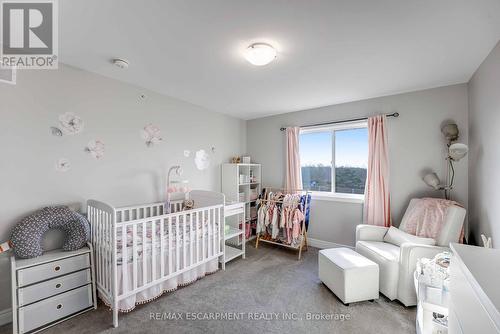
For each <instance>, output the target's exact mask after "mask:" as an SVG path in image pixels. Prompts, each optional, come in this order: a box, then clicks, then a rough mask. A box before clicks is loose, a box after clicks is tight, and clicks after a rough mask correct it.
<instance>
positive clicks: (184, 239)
mask: <svg viewBox="0 0 500 334" xmlns="http://www.w3.org/2000/svg"><path fill="white" fill-rule="evenodd" d="M179 218H180V217H179ZM186 219H187V216H186V214H183V215H182V263H183V268H186V267H187V254H186V253H187V237H186V226H187V221H186Z"/></svg>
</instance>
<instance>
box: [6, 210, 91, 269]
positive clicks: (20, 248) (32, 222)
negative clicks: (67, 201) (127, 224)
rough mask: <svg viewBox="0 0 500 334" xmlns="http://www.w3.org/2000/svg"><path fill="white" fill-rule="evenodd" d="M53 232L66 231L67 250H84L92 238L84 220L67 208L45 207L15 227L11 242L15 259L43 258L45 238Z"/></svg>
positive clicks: (64, 244) (65, 243) (64, 248)
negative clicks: (50, 231)
mask: <svg viewBox="0 0 500 334" xmlns="http://www.w3.org/2000/svg"><path fill="white" fill-rule="evenodd" d="M51 229H59V230H62V231H63V232H64V234H65V238H64V243H63V246H62V249H63V250H65V251H71V250H77V249H80V248H82V247H83V246H85V245H86V243H87V241H88V240H89V238H90V226H89V223H88V222H87V220H86V219H85V217H83V216H82V215H80V214H78V213H76V212H74V211H72V210H70V209H69V208H68V207H66V206H58V207H46V208H43V209H41V210H39V211H37V212H35V213H34V214H32V215H30V216H28V217H26V218H24V219H23V220H21V221H20V222H19V223H18V224H17V225H16V226H15V227H14V230H13V231H12V235H11V237H10V241H11V243H12V246H13V249H14V253H15V254H16V256H17V257H20V258H24V259H28V258H33V257H37V256H40V255H42V254H43V249H42V245H41V244H42V241H43V235H44V234H45V232H47V231H48V230H51Z"/></svg>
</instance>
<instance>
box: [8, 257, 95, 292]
mask: <svg viewBox="0 0 500 334" xmlns="http://www.w3.org/2000/svg"><path fill="white" fill-rule="evenodd" d="M88 267H90V257H89V254H83V255H78V256H73V257H68V258H64V259H61V260H58V261H53V262H48V263H44V264H40V265H38V266H33V267H29V268H26V269H20V270H18V272H17V281H18V284H19V286H20V287H22V286H26V285H29V284H33V283H37V282H41V281H45V280H47V279H51V278H54V277H57V276H61V275H65V274H68V273H71V272H73V271H77V270H81V269H85V268H88Z"/></svg>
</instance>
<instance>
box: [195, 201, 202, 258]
mask: <svg viewBox="0 0 500 334" xmlns="http://www.w3.org/2000/svg"><path fill="white" fill-rule="evenodd" d="M200 228H201V226H200V212H199V211H198V212H197V213H196V233H195V234H196V261H195V263H198V262H199V261H200V232H199V230H200Z"/></svg>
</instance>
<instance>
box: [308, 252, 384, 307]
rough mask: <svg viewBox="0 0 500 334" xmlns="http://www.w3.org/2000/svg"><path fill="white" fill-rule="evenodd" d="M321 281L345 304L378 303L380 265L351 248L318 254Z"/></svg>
mask: <svg viewBox="0 0 500 334" xmlns="http://www.w3.org/2000/svg"><path fill="white" fill-rule="evenodd" d="M318 261H319V279H320V280H321V281H322V282H323V283H325V285H326V286H327V287H328V288H329V289H330V290H332V291H333V293H335V295H337V297H339V298H340V300H342V302H343V303H344V304H349V303H353V302H359V301H363V300H373V299H378V279H379V278H378V277H379V276H378V264H376V263H375V262H373V261H372V260H370V259H367V258H366V257H364V256H363V255H360V254H358V253H356V252H355V251H353V250H352V249H349V248H331V249H322V250H320V251H319V259H318Z"/></svg>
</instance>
